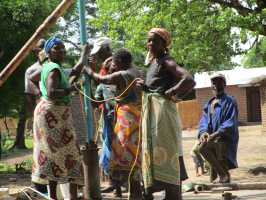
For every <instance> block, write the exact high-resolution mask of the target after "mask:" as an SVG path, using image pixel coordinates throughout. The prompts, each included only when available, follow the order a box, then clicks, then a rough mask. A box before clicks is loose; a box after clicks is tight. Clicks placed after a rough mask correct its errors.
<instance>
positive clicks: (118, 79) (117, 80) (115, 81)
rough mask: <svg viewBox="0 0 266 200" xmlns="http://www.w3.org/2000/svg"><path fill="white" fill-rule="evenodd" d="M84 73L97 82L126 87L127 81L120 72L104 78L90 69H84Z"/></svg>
mask: <svg viewBox="0 0 266 200" xmlns="http://www.w3.org/2000/svg"><path fill="white" fill-rule="evenodd" d="M84 71H85V73H86V74H88V76H90V77H91V78H93V79H94V80H95V81H97V82H100V83H104V84H112V85H125V80H124V79H123V77H122V75H121V74H120V72H114V73H112V74H109V75H105V76H102V75H100V74H98V73H95V72H94V71H92V69H91V68H90V67H86V68H84Z"/></svg>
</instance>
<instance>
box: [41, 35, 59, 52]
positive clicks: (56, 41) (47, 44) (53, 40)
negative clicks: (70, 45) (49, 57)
mask: <svg viewBox="0 0 266 200" xmlns="http://www.w3.org/2000/svg"><path fill="white" fill-rule="evenodd" d="M58 44H63V42H62V40H61V39H59V38H57V37H51V38H50V39H48V40H47V41H46V42H45V45H44V51H45V53H46V54H48V53H49V51H50V50H51V49H52V48H53V47H54V46H55V45H58Z"/></svg>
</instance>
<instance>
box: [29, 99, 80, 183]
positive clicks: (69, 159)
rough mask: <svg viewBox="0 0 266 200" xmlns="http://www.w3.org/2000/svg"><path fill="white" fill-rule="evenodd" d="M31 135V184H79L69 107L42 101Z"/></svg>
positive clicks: (75, 147) (78, 159)
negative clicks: (32, 144)
mask: <svg viewBox="0 0 266 200" xmlns="http://www.w3.org/2000/svg"><path fill="white" fill-rule="evenodd" d="M33 133H34V135H33V139H34V147H33V167H32V180H33V181H34V182H37V183H41V182H42V180H47V181H57V182H59V183H66V182H69V183H77V184H82V176H81V174H82V173H81V172H82V168H81V156H80V153H79V149H78V146H77V142H76V139H75V134H74V127H73V121H72V115H71V110H70V107H69V106H68V105H55V104H53V102H51V101H48V100H44V99H42V100H41V101H40V102H39V103H38V105H37V106H36V108H35V111H34V122H33Z"/></svg>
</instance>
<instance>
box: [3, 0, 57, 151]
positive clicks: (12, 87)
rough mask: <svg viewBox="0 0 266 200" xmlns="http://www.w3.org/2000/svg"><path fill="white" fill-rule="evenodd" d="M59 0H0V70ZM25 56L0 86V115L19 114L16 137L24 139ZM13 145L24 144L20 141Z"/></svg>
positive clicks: (27, 60) (15, 115)
mask: <svg viewBox="0 0 266 200" xmlns="http://www.w3.org/2000/svg"><path fill="white" fill-rule="evenodd" d="M59 2H60V0H42V1H39V0H12V1H10V0H0V28H1V32H0V44H1V47H2V49H3V52H4V54H3V56H2V58H1V59H0V70H2V69H3V68H4V67H5V66H6V65H7V64H8V62H9V61H10V60H11V59H12V58H13V56H14V55H15V54H16V53H17V51H18V50H19V49H20V48H21V47H22V46H23V45H24V44H25V42H26V41H27V40H28V39H29V38H30V36H31V35H32V34H33V33H34V31H35V30H36V28H37V27H38V26H39V25H40V24H41V22H42V21H43V20H44V19H45V18H46V17H47V16H48V15H49V14H50V13H51V11H52V10H53V9H54V8H55V6H56V5H57V4H58V3H59ZM33 62H34V61H33V58H32V56H29V57H28V58H27V59H26V60H25V61H24V62H23V63H22V64H21V66H20V67H19V69H18V70H17V71H16V72H15V73H14V74H13V75H12V76H11V77H10V79H9V80H8V81H7V82H6V83H5V84H4V85H3V86H2V87H1V88H0V105H1V106H0V117H3V116H14V117H19V120H18V121H19V122H18V130H17V134H18V138H22V139H23V138H24V127H25V121H26V119H25V112H24V93H23V91H24V73H25V70H26V68H27V67H28V66H30V65H31V64H32V63H33ZM17 147H21V148H23V147H25V144H24V140H23V141H22V142H18V146H17Z"/></svg>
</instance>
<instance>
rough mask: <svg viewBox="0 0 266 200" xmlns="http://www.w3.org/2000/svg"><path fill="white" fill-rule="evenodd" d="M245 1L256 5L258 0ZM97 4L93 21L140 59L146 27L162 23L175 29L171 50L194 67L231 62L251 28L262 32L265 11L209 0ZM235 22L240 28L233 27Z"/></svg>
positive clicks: (221, 66)
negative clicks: (247, 10)
mask: <svg viewBox="0 0 266 200" xmlns="http://www.w3.org/2000/svg"><path fill="white" fill-rule="evenodd" d="M247 3H248V5H249V6H251V7H252V6H253V7H254V5H255V3H256V2H255V1H247ZM97 6H98V14H97V18H94V19H92V20H90V21H89V24H90V25H93V26H94V27H95V28H97V29H98V30H101V32H102V33H103V35H108V36H109V37H111V38H112V39H113V40H118V41H123V42H124V43H125V47H127V48H129V49H130V50H131V51H132V52H133V53H134V54H135V55H138V58H139V59H141V60H139V63H141V62H142V63H143V60H144V57H145V55H144V54H145V53H144V52H145V43H146V35H147V32H148V31H149V30H150V28H152V27H164V28H166V29H167V30H169V31H170V32H171V35H172V40H173V41H172V46H171V49H170V50H171V55H172V56H173V57H174V58H175V59H176V61H177V62H178V63H183V64H184V65H185V66H186V67H187V68H189V70H190V71H192V72H193V71H202V70H216V69H224V68H227V67H229V68H231V67H233V63H231V57H232V56H234V55H236V54H238V52H239V51H240V44H241V43H245V42H247V32H248V31H250V30H251V31H253V34H254V35H257V34H258V33H261V31H262V26H261V23H262V20H263V16H264V15H265V11H263V12H256V13H255V14H252V13H251V14H249V13H248V14H246V15H242V13H241V14H239V12H238V11H237V10H236V9H233V8H230V7H229V6H221V5H219V4H213V3H211V1H208V0H191V1H187V0H157V1H155V0H126V1H125V0H97ZM236 27H237V28H238V29H239V30H241V31H240V33H237V32H234V31H233V30H234V29H235V28H236ZM140 55H142V56H140Z"/></svg>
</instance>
